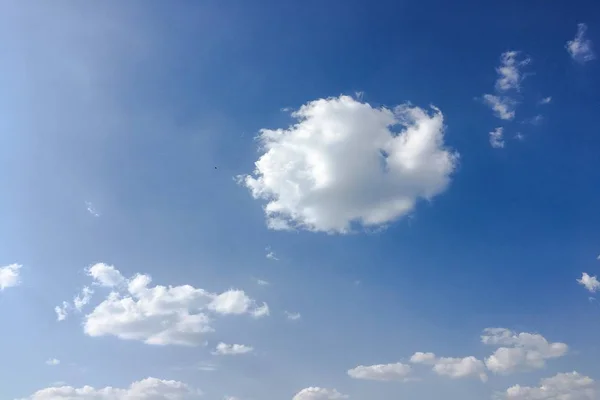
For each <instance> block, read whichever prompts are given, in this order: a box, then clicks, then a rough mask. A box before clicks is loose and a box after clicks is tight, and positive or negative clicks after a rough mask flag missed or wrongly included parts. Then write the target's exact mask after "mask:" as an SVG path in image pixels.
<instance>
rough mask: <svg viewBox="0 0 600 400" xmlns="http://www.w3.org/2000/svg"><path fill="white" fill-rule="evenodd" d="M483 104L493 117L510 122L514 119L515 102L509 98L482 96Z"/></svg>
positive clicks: (490, 95)
mask: <svg viewBox="0 0 600 400" xmlns="http://www.w3.org/2000/svg"><path fill="white" fill-rule="evenodd" d="M483 102H484V103H485V104H487V105H488V106H489V107H490V108H491V109H492V111H494V115H495V116H496V117H498V118H500V119H503V120H507V121H509V120H512V119H514V118H515V108H516V106H517V102H516V101H515V100H513V99H512V98H510V97H506V96H496V95H493V94H484V95H483Z"/></svg>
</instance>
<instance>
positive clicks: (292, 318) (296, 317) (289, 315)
mask: <svg viewBox="0 0 600 400" xmlns="http://www.w3.org/2000/svg"><path fill="white" fill-rule="evenodd" d="M285 316H286V318H287V319H289V320H290V321H297V320H299V319H300V318H302V315H300V313H297V312H296V313H293V312H289V311H285Z"/></svg>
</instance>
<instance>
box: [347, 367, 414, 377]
mask: <svg viewBox="0 0 600 400" xmlns="http://www.w3.org/2000/svg"><path fill="white" fill-rule="evenodd" d="M411 371H412V368H411V367H410V365H406V364H402V363H395V364H379V365H369V366H364V365H359V366H358V367H356V368H353V369H350V370H348V375H349V376H350V377H351V378H354V379H365V380H371V381H402V380H405V379H406V378H407V377H408V375H410V373H411Z"/></svg>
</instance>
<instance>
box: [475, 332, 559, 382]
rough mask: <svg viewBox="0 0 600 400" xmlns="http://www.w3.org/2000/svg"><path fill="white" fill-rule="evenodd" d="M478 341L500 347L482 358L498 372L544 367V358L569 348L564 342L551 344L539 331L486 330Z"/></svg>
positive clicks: (490, 368)
mask: <svg viewBox="0 0 600 400" xmlns="http://www.w3.org/2000/svg"><path fill="white" fill-rule="evenodd" d="M481 341H482V342H483V343H484V344H486V345H490V346H502V347H499V348H498V349H497V350H496V351H495V352H494V353H493V354H492V355H491V356H489V357H488V358H486V359H485V365H486V366H487V368H488V369H489V370H490V371H492V372H494V373H498V374H509V373H513V372H518V371H527V370H533V369H541V368H544V367H545V366H546V361H547V360H550V359H553V358H559V357H562V356H564V355H566V354H567V351H568V350H569V347H568V346H567V345H566V344H565V343H559V342H556V343H550V342H548V341H547V340H546V338H545V337H543V336H542V335H540V334H533V333H527V332H521V333H516V332H513V331H511V330H509V329H506V328H487V329H485V330H484V331H483V334H482V335H481Z"/></svg>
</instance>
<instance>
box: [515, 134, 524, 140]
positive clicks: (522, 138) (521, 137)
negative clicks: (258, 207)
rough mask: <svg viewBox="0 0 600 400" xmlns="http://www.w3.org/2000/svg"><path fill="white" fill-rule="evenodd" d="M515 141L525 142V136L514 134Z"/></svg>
mask: <svg viewBox="0 0 600 400" xmlns="http://www.w3.org/2000/svg"><path fill="white" fill-rule="evenodd" d="M515 139H517V140H519V141H523V140H525V135H523V134H522V133H521V132H517V133H515Z"/></svg>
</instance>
